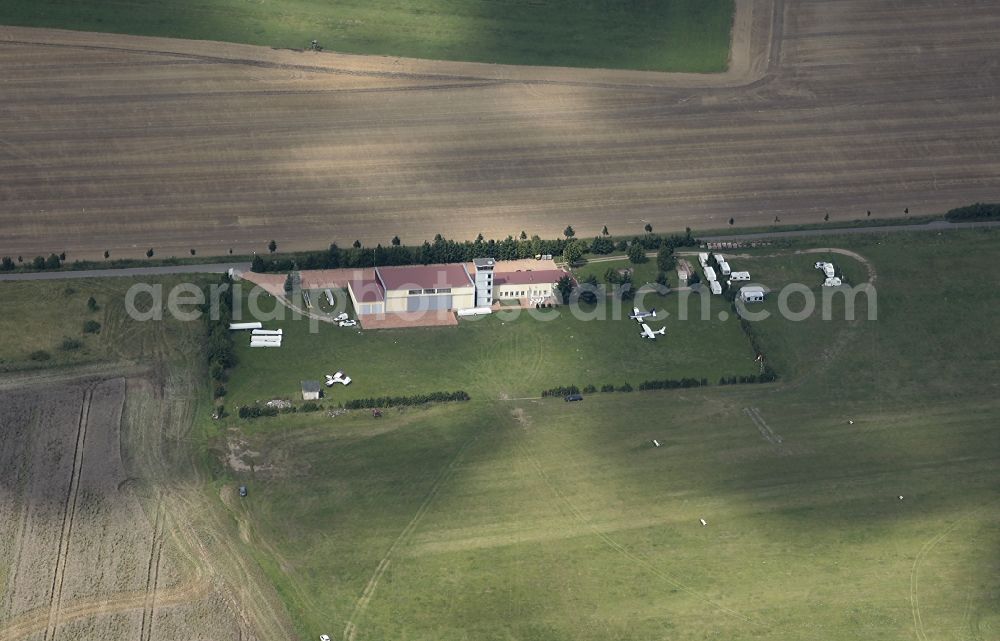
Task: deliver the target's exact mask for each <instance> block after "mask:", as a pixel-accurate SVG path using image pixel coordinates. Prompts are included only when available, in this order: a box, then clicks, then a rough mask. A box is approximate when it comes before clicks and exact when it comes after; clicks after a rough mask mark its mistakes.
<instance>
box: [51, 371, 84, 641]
mask: <svg viewBox="0 0 1000 641" xmlns="http://www.w3.org/2000/svg"><path fill="white" fill-rule="evenodd" d="M94 387H95V385H91V386H89V387H88V388H87V389H86V391H85V392H84V396H83V403H82V405H81V406H80V422H79V427H78V428H77V437H76V447H75V448H74V450H73V472H72V477H71V478H70V485H69V492H67V494H66V504H65V507H64V508H63V518H62V529H61V530H60V533H59V547H58V552H57V556H56V569H55V572H54V573H53V576H52V590H51V592H50V594H49V616H48V623H47V625H46V626H45V635H44V637H43V638H44V639H45V641H51V640H52V639H55V638H56V630H57V629H58V627H59V609H60V607H61V605H62V592H63V581H64V580H65V573H66V562H67V560H68V556H69V544H70V538H71V537H72V535H73V519H74V517H75V516H76V505H77V501H78V500H79V494H80V475H81V473H82V471H83V458H84V452H85V447H86V444H87V424H88V423H89V421H90V405H91V402H92V401H93V398H94Z"/></svg>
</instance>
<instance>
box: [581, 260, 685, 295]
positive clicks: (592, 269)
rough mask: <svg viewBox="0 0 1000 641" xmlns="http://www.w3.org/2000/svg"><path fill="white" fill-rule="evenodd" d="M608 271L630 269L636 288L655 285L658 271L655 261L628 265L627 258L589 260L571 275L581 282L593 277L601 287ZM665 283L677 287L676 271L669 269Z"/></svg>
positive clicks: (604, 283)
mask: <svg viewBox="0 0 1000 641" xmlns="http://www.w3.org/2000/svg"><path fill="white" fill-rule="evenodd" d="M609 269H615V270H620V269H631V270H632V283H633V285H635V286H637V287H642V286H643V285H647V284H653V285H655V284H656V274H657V273H658V272H659V271H660V270H659V268H658V267H657V266H656V259H655V258H650V259H649V260H647V261H646V262H644V263H638V264H633V263H630V262H629V260H628V258H626V257H624V256H623V257H621V258H617V259H614V260H598V261H596V262H595V261H593V260H590V261H588V262H586V263H584V264H583V265H579V266H577V267H574V268H573V275H574V276H575V277H576V279H577V280H583V279H584V278H586V277H588V276H594V277H596V278H597V282H598V283H600V284H601V285H606V284H607V283H606V281H605V280H604V274H605V273H606V272H607V271H608V270H609ZM667 283H668V284H669V285H670V287H674V288H676V287H677V270H676V269H671V270H670V271H669V272H667Z"/></svg>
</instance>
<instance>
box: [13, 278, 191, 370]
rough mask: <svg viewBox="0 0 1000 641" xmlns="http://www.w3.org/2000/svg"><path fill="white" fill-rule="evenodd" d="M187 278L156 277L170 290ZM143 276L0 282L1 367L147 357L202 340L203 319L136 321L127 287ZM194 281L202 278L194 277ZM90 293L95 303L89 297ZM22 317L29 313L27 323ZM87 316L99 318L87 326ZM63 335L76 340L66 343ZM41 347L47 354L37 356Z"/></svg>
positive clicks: (55, 365) (75, 363)
mask: <svg viewBox="0 0 1000 641" xmlns="http://www.w3.org/2000/svg"><path fill="white" fill-rule="evenodd" d="M189 280H191V279H190V278H182V277H167V278H161V279H157V280H156V281H149V282H156V283H160V284H161V285H163V287H164V291H165V292H166V291H169V290H170V288H171V287H173V286H174V285H176V284H178V283H181V282H188V281H189ZM138 282H147V281H145V280H143V281H140V280H139V279H132V278H106V279H73V280H65V281H58V280H51V281H50V280H39V281H12V282H0V300H2V301H3V310H4V313H3V314H0V372H2V371H14V370H25V369H38V368H50V367H66V366H74V365H83V364H93V363H113V362H116V361H130V362H148V361H150V360H155V359H158V358H161V357H163V356H165V355H166V354H165V351H164V350H170V349H178V347H177V345H178V344H180V343H183V344H190V343H191V342H192V341H195V342H200V341H201V333H202V331H203V328H204V325H203V324H202V323H197V324H193V325H192V324H189V323H181V322H177V321H171V320H170V319H169V318H168V319H167V322H164V323H158V322H149V323H136V322H133V321H131V319H130V318H129V317H128V315H127V313H126V311H125V303H124V301H125V293H126V291H127V290H128V289H129V287H131V286H132V285H134V284H136V283H138ZM194 282H196V283H201V282H203V281H202V279H200V278H195V279H194ZM91 297H93V298H94V300H95V301H96V303H97V309H96V310H91V309H90V308H89V307H88V306H87V300H88V299H89V298H91ZM25 319H31V320H30V322H28V323H26V322H25ZM85 321H96V322H97V323H99V324H100V329H99V330H98V331H97V332H92V333H89V332H85V331H84V328H83V324H84V322H85ZM67 340H70V341H76V342H78V343H79V345H77V346H75V347H72V348H71V349H66V347H67V345H65V342H66V341H67ZM36 352H44V353H45V354H46V355H47V358H46V357H41V356H37V355H36V356H35V357H34V358H33V357H32V356H33V354H35V353H36Z"/></svg>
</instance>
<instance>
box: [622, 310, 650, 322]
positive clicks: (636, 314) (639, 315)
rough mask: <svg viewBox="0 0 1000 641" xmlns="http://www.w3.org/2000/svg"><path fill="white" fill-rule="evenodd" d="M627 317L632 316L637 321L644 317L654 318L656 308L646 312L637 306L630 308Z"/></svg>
mask: <svg viewBox="0 0 1000 641" xmlns="http://www.w3.org/2000/svg"><path fill="white" fill-rule="evenodd" d="M628 317H629V318H634V319H635V320H637V321H640V322H641V321H642V319H644V318H656V308H655V307H654V308H653V309H651V310H649V311H648V312H644V311H641V310H640V309H639V308H638V307H633V308H632V313H631V314H629V315H628Z"/></svg>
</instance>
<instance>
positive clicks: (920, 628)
mask: <svg viewBox="0 0 1000 641" xmlns="http://www.w3.org/2000/svg"><path fill="white" fill-rule="evenodd" d="M985 507H986V506H983V507H980V508H978V509H976V510H973V511H971V512H968V513H966V514H965V515H963V516H961V517H959V518H958V519H956V520H955V522H954V523H952V524H951V525H949V526H948V527H946V528H945V529H943V530H941V532H939V533H938V534H937V535H935V536H933V537H931V538H930V539H928V540H927V542H926V543H924V544H923V545H922V546H921V547H920V550H919V551H918V552H917V556H916V558H914V559H913V566H912V567H911V568H910V610H911V612H912V613H913V631H914V633H915V634H916V636H917V641H927V639H928V636H927V632H926V631H925V630H924V619H923V615H922V614H921V613H920V564H921V563H922V562H923V560H924V559H926V558H927V555H928V554H930V552H931V550H933V549H934V548H935V547H936V546H937V544H938V543H940V542H941V541H943V540H944V539H945V538H946V537H947V536H948V535H949V534H951V533H952V532H954V531H955V530H956V529H957V528H958V526H960V525H962V524H963V523H965V522H966V521H968V520H969V519H971V518H972V517H973V516H975V515H976V514H978V513H979V512H981V511H982V510H983V509H984V508H985Z"/></svg>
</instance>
